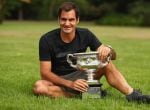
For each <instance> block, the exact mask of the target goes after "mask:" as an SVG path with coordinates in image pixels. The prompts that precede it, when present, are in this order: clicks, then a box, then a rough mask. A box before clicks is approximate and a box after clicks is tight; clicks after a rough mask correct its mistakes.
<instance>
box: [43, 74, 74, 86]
mask: <svg viewBox="0 0 150 110" xmlns="http://www.w3.org/2000/svg"><path fill="white" fill-rule="evenodd" d="M41 75H42V78H43V79H45V80H48V81H50V82H52V83H53V84H55V85H59V86H65V87H69V88H72V83H73V82H72V81H70V80H66V79H64V78H61V77H60V76H57V75H56V74H55V73H53V72H48V73H41Z"/></svg>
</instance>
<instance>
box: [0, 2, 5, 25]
mask: <svg viewBox="0 0 150 110" xmlns="http://www.w3.org/2000/svg"><path fill="white" fill-rule="evenodd" d="M4 2H5V0H0V24H2V23H3V19H4Z"/></svg>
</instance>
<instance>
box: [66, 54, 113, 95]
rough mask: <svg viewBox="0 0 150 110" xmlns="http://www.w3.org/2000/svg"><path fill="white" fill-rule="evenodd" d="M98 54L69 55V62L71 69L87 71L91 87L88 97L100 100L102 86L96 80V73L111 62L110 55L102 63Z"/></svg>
mask: <svg viewBox="0 0 150 110" xmlns="http://www.w3.org/2000/svg"><path fill="white" fill-rule="evenodd" d="M98 54H99V53H98V52H86V53H74V54H68V55H67V62H68V63H69V64H70V66H71V67H73V68H76V69H78V70H82V71H86V73H87V83H88V85H89V89H88V92H87V93H86V97H87V96H88V97H89V98H100V96H101V93H100V92H101V91H100V89H101V88H100V87H101V86H102V84H100V82H99V81H98V80H95V79H94V73H95V72H96V71H97V69H99V68H103V67H105V66H106V65H107V64H108V63H109V61H110V55H109V56H108V57H107V59H106V61H105V62H102V61H100V59H99V56H98ZM82 97H83V95H82Z"/></svg>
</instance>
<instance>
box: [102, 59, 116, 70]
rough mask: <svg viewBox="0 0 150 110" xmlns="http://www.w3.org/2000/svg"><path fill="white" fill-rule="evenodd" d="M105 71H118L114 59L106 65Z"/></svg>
mask: <svg viewBox="0 0 150 110" xmlns="http://www.w3.org/2000/svg"><path fill="white" fill-rule="evenodd" d="M104 71H105V72H106V73H108V72H109V73H112V72H115V71H116V67H115V65H114V64H113V63H112V61H110V62H109V64H108V65H107V66H106V67H104Z"/></svg>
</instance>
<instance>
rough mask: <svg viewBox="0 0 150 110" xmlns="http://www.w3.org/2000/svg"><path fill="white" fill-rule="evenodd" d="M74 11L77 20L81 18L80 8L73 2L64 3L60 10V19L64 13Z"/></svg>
mask: <svg viewBox="0 0 150 110" xmlns="http://www.w3.org/2000/svg"><path fill="white" fill-rule="evenodd" d="M70 10H74V11H75V14H76V18H77V19H78V18H79V8H78V7H77V6H76V5H75V4H74V3H73V2H64V3H63V4H62V5H61V6H60V8H59V9H58V17H59V18H60V16H61V12H62V11H66V12H68V11H70Z"/></svg>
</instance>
